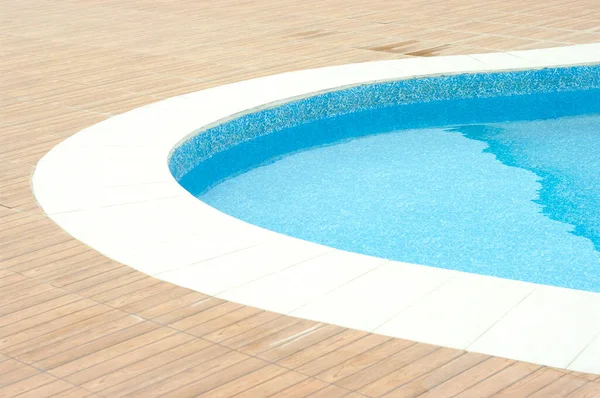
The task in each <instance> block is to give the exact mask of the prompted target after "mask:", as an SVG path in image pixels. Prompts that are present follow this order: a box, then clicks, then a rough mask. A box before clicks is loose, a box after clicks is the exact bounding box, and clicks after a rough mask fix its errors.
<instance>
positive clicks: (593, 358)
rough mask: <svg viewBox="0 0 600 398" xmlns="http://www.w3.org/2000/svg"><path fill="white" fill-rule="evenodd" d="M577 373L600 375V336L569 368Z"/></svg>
mask: <svg viewBox="0 0 600 398" xmlns="http://www.w3.org/2000/svg"><path fill="white" fill-rule="evenodd" d="M567 368H568V369H570V370H575V371H577V372H584V373H595V374H600V334H599V335H597V336H596V337H595V338H594V339H593V340H592V341H591V342H590V344H589V345H587V346H586V347H585V348H584V349H583V351H581V352H580V353H579V355H577V357H576V358H575V359H574V360H573V362H571V363H570V364H569V365H568V366H567Z"/></svg>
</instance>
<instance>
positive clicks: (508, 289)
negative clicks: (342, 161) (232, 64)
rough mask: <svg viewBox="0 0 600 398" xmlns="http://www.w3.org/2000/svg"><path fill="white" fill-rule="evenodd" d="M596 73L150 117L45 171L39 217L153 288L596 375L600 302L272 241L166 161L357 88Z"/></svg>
mask: <svg viewBox="0 0 600 398" xmlns="http://www.w3.org/2000/svg"><path fill="white" fill-rule="evenodd" d="M599 62H600V44H591V45H579V46H570V47H562V48H554V49H544V50H530V51H515V52H510V53H493V54H474V55H464V56H450V57H434V58H413V59H402V60H390V61H381V62H370V63H363V64H352V65H341V66H335V67H328V68H320V69H313V70H304V71H298V72H291V73H285V74H280V75H275V76H266V77H261V78H258V79H253V80H248V81H244V82H238V83H234V84H230V85H226V86H221V87H215V88H211V89H208V90H203V91H199V92H195V93H190V94H186V95H182V96H179V97H175V98H171V99H168V100H165V101H161V102H157V103H153V104H149V105H146V106H143V107H140V108H138V109H134V110H132V111H130V112H127V113H125V114H122V115H119V116H116V117H113V118H110V119H107V120H105V121H103V122H101V123H98V124H96V125H94V126H91V127H89V128H86V129H84V130H82V131H81V132H79V133H77V134H75V135H74V136H72V137H69V138H68V139H66V140H65V141H63V142H62V143H60V144H59V145H57V146H56V147H55V148H53V149H52V150H51V151H50V152H49V153H48V154H46V156H44V158H43V159H42V160H40V162H39V163H38V165H37V168H36V171H35V174H34V176H33V180H32V183H33V190H34V194H35V196H36V199H37V200H38V202H39V203H40V205H41V207H42V208H43V209H44V211H45V212H46V213H47V214H48V216H49V217H50V218H52V219H53V220H54V221H55V222H57V223H58V224H59V225H60V226H61V227H62V228H64V229H65V230H66V231H67V232H69V233H70V234H72V235H73V236H74V237H75V238H77V239H79V240H81V241H83V242H84V243H86V244H87V245H89V246H91V247H92V248H94V249H96V250H98V251H100V252H102V253H104V254H105V255H107V256H108V257H110V258H113V259H115V260H117V261H120V262H122V263H124V264H127V265H129V266H131V267H133V268H135V269H138V270H140V271H142V272H145V273H147V274H150V275H155V276H157V277H158V278H162V279H164V280H168V281H171V282H173V283H177V284H179V285H182V286H186V287H189V288H192V289H195V290H198V291H201V292H204V293H208V294H213V295H218V296H219V297H222V298H225V299H229V300H233V301H237V302H240V303H243V304H246V305H253V306H257V307H260V308H264V309H266V310H271V311H277V312H282V313H290V312H292V313H293V314H294V315H298V316H302V317H306V318H310V319H315V320H318V321H323V322H329V323H335V324H338V325H342V326H348V327H352V328H356V329H362V330H368V331H371V330H374V329H375V330H376V331H378V332H380V333H384V334H389V335H391V336H396V337H404V338H411V339H414V340H418V341H425V342H431V343H435V344H441V345H447V346H450V347H456V348H465V347H467V348H468V349H471V350H475V351H479V352H484V353H487V354H494V355H499V356H505V357H510V358H515V359H520V360H525V361H532V362H537V363H540V364H544V365H552V366H563V367H564V366H568V367H569V368H570V369H574V370H580V371H586V372H596V373H600V366H599V364H598V362H600V361H598V360H597V359H598V358H599V357H600V337H599V336H600V317H599V316H598V314H600V298H599V297H600V295H599V294H594V293H586V292H579V291H575V290H569V289H561V288H551V287H546V286H539V285H533V284H527V283H522V282H516V281H509V280H500V279H497V278H491V277H487V276H481V275H470V274H464V273H461V272H457V271H447V270H442V269H437V268H430V267H424V266H420V265H413V264H404V263H398V262H391V261H387V260H383V259H377V258H373V257H368V256H362V255H358V254H353V253H347V252H343V251H339V250H335V249H332V248H327V247H323V246H319V245H316V244H313V243H309V242H303V241H300V240H298V239H293V238H290V237H286V236H283V235H279V234H276V233H274V232H271V231H267V230H264V229H261V228H258V227H256V226H253V225H250V224H247V223H245V222H242V221H240V220H237V219H235V218H232V217H230V216H228V215H225V214H223V213H221V212H219V211H217V210H215V209H213V208H211V207H209V206H207V205H206V204H204V203H202V202H200V201H198V200H197V199H195V198H193V197H192V196H191V195H190V194H188V193H187V192H186V191H185V190H184V189H183V188H182V187H181V186H179V185H178V184H177V182H176V181H175V180H174V179H173V177H172V176H171V174H170V173H169V170H168V165H167V156H168V154H169V153H170V151H171V150H172V149H173V148H174V147H175V146H176V145H177V144H178V143H180V142H181V141H182V140H184V139H185V138H186V137H188V136H190V135H192V134H193V133H194V132H195V131H197V130H198V129H203V128H206V127H207V126H209V125H212V124H214V123H217V122H220V121H223V120H227V119H231V118H233V117H237V116H239V115H240V114H243V113H247V112H250V111H252V110H256V109H261V108H266V107H270V106H273V105H275V104H278V103H282V102H285V101H288V100H290V99H294V98H299V97H303V96H307V95H311V94H314V93H318V92H323V91H329V90H334V89H339V88H340V87H347V86H352V85H356V84H362V83H368V82H376V81H387V80H394V79H404V78H412V77H419V76H431V75H440V74H453V73H469V72H478V71H500V70H519V69H528V68H540V67H548V66H556V65H577V64H586V63H599Z"/></svg>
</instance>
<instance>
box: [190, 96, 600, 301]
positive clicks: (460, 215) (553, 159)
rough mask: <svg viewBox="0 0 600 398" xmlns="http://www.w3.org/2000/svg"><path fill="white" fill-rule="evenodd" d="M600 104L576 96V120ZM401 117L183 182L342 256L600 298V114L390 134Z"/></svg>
mask: <svg viewBox="0 0 600 398" xmlns="http://www.w3.org/2000/svg"><path fill="white" fill-rule="evenodd" d="M542 97H543V96H542ZM567 97H568V98H560V97H557V98H554V99H552V103H549V105H550V106H551V107H554V108H558V109H560V106H561V104H562V103H564V101H565V100H566V99H568V101H569V102H568V106H572V101H573V99H574V98H576V97H573V93H570V94H569V95H568V96H567ZM598 98H600V97H599V96H597V93H596V92H594V93H592V94H590V92H584V91H582V92H581V101H582V106H581V108H582V109H584V110H585V109H587V108H589V107H590V105H589V103H590V101H597V100H598ZM535 100H536V98H535V96H526V98H520V99H519V100H518V101H521V105H527V104H528V103H532V101H535ZM538 100H539V98H538ZM496 101H497V100H496ZM523 101H524V102H523ZM557 101H558V102H557ZM561 101H562V102H561ZM537 102H538V103H539V101H537ZM518 105H519V104H518V103H516V104H513V105H512V106H513V107H517V106H518ZM430 106H431V105H430ZM434 106H436V105H434ZM418 107H419V105H417V108H416V109H418ZM405 108H406V106H405V107H404V108H402V107H401V106H400V107H392V108H386V109H384V110H375V111H371V112H365V113H363V114H360V113H359V114H354V115H351V116H349V117H348V116H347V117H334V118H330V119H329V120H327V121H326V122H323V121H321V122H319V121H317V122H313V123H309V124H306V125H303V126H299V127H295V128H293V129H288V130H286V131H282V132H278V133H275V134H270V135H268V136H266V137H261V138H260V139H258V140H253V141H249V142H247V143H245V144H242V145H238V146H237V147H234V148H233V149H230V150H227V151H224V152H222V153H220V154H218V156H214V157H213V158H211V159H210V162H204V163H207V164H208V166H206V164H203V163H201V164H200V166H199V167H197V168H196V169H195V170H193V171H192V172H191V173H189V174H188V175H187V176H186V177H185V179H184V181H188V186H190V185H191V186H194V184H193V183H195V184H197V185H196V191H195V192H194V190H193V189H192V190H191V191H192V193H194V194H195V195H196V196H197V197H198V198H199V199H201V200H202V201H204V202H206V203H207V204H209V205H211V206H213V207H215V208H217V209H219V210H221V211H223V212H225V213H227V214H230V215H232V216H234V217H237V218H239V219H242V220H244V221H247V222H249V223H252V224H255V225H258V226H261V227H264V228H267V229H270V230H273V231H276V232H279V233H282V234H286V235H290V236H294V237H298V238H301V239H305V240H309V241H312V242H316V243H320V244H324V245H327V246H331V247H335V248H338V249H343V250H347V251H353V252H357V253H362V254H368V255H372V256H377V257H383V258H388V259H391V260H397V261H403V262H410V263H416V264H422V265H428V266H433V267H440V268H447V269H454V270H460V271H466V272H472V273H478V274H483V275H492V276H497V277H501V278H509V279H516V280H522V281H528V282H535V283H541V284H547V285H554V286H562V287H568V288H574V289H581V290H589V291H596V292H598V291H600V272H599V271H600V252H598V251H597V249H598V248H600V206H598V205H599V204H600V175H599V173H598V170H600V137H599V134H600V114H597V113H585V114H583V115H581V114H580V115H575V116H560V115H561V113H560V112H558V113H557V114H556V115H558V116H556V115H550V116H556V117H548V115H542V116H544V117H543V118H542V119H535V118H533V117H537V116H539V113H540V110H539V109H538V110H537V111H534V112H533V111H532V115H531V116H532V118H533V120H526V119H527V118H526V117H525V118H523V117H521V119H522V120H515V121H510V120H509V121H498V120H493V121H492V122H488V123H485V122H482V121H479V120H478V121H477V123H465V124H453V125H447V126H439V127H422V128H418V127H420V126H419V125H418V121H417V120H418V119H415V122H414V126H413V127H417V128H407V129H394V130H390V126H393V127H396V126H395V125H394V123H390V122H389V121H387V122H386V120H391V119H394V118H393V117H391V116H390V115H392V114H394V113H406V109H405ZM531 108H532V109H534V108H535V106H532V107H531ZM544 112H547V111H543V112H542V113H544ZM417 113H419V112H417ZM463 113H464V112H463ZM568 113H571V114H572V113H577V112H568ZM413 114H414V113H413ZM420 114H421V115H423V114H426V111H424V110H421V113H420ZM378 115H379V116H381V118H380V119H379V118H378ZM457 117H458V120H456V121H468V119H466V120H461V117H460V116H457ZM432 118H433V119H435V117H433V116H432ZM490 118H491V119H494V118H495V119H500V120H501V119H502V116H501V115H500V116H494V117H490ZM523 119H525V120H523ZM379 121H381V123H379ZM333 126H335V127H334V128H333V129H331V127H333ZM340 126H341V127H340ZM344 126H346V127H344ZM357 126H358V127H357ZM409 126H410V123H409ZM311 134H312V136H314V135H315V134H317V135H319V136H320V137H321V139H322V140H323V141H324V142H320V143H318V144H316V145H311V143H314V142H315V141H317V142H318V141H319V140H314V137H313V138H310V137H311ZM327 137H328V138H327ZM265 148H266V149H265ZM298 148H300V149H298ZM211 162H212V165H211ZM207 167H209V168H210V171H211V172H208V171H207V170H208V169H207ZM190 181H192V182H193V183H192V184H190V183H189V182H190ZM184 186H185V184H184ZM188 189H189V188H188Z"/></svg>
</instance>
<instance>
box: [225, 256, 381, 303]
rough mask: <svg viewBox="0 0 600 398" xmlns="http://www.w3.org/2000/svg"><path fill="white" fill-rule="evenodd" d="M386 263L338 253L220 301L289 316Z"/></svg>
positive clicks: (231, 292) (285, 271) (245, 287)
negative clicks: (233, 302)
mask: <svg viewBox="0 0 600 398" xmlns="http://www.w3.org/2000/svg"><path fill="white" fill-rule="evenodd" d="M387 261H388V260H384V259H380V258H375V257H368V256H362V255H359V254H355V253H348V252H342V251H339V250H335V251H332V252H330V253H327V254H324V255H322V256H319V257H316V258H313V259H311V260H308V261H304V262H302V263H300V264H298V265H295V266H293V267H289V268H285V269H283V270H281V271H279V272H276V273H274V274H271V275H268V276H265V277H263V278H260V279H258V280H256V281H254V282H251V283H248V284H246V285H243V286H241V287H239V288H236V289H231V290H228V291H226V292H224V293H222V294H219V295H218V296H217V297H219V298H223V299H226V300H230V301H235V302H238V303H245V304H247V305H251V306H254V307H259V308H270V309H271V308H272V309H273V311H276V312H281V313H283V314H288V313H290V312H291V311H293V310H295V309H297V308H299V307H302V306H303V305H306V304H308V303H309V302H310V301H312V300H314V299H316V298H318V297H320V296H323V295H324V294H326V293H328V292H330V291H333V290H335V289H337V288H339V287H340V286H343V285H344V284H346V283H348V282H350V281H351V280H353V279H355V278H357V277H359V276H361V275H364V274H366V273H367V272H369V271H370V270H372V269H374V268H376V267H377V266H379V265H381V264H383V263H386V262H387Z"/></svg>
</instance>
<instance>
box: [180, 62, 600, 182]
mask: <svg viewBox="0 0 600 398" xmlns="http://www.w3.org/2000/svg"><path fill="white" fill-rule="evenodd" d="M592 88H600V66H599V65H593V66H576V67H567V68H548V69H538V70H528V71H517V72H496V73H474V74H460V75H451V76H438V77H427V78H417V79H409V80H399V81H392V82H384V83H375V84H364V85H360V86H356V87H351V88H347V89H343V90H339V91H332V92H327V93H323V94H319V95H315V96H312V97H308V98H304V99H301V100H296V101H293V102H289V103H285V104H283V105H279V106H277V107H274V108H270V109H265V110H261V111H258V112H254V113H250V114H246V115H244V116H241V117H239V118H237V119H234V120H230V121H227V122H224V123H222V124H219V125H217V126H214V127H211V128H208V129H203V130H199V131H197V132H196V133H195V135H194V136H192V137H191V138H190V139H188V140H187V141H185V142H184V143H183V144H181V145H180V146H179V147H177V148H175V149H174V151H173V152H172V154H171V157H170V159H169V168H170V170H171V173H172V174H173V176H174V177H175V178H176V179H177V180H180V179H181V178H182V177H183V176H184V175H185V174H187V173H188V172H189V171H191V170H192V169H193V168H194V167H196V166H197V165H198V164H199V163H200V162H202V161H204V160H206V159H208V158H210V157H211V156H213V155H214V154H216V153H218V152H221V151H224V150H226V149H228V148H231V147H233V146H236V145H238V144H240V143H242V142H245V141H248V140H252V139H255V138H257V137H261V136H264V135H268V134H271V133H273V132H275V131H279V130H282V129H285V128H290V127H294V126H298V125H301V124H303V123H308V122H311V121H315V120H318V119H324V118H330V117H335V116H340V115H345V114H350V113H353V112H357V111H362V110H368V109H377V108H384V107H390V106H398V105H405V104H406V105H408V104H414V103H426V102H433V101H445V100H453V99H468V98H493V97H500V96H516V95H527V94H535V93H542V92H565V91H575V90H581V89H592Z"/></svg>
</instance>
